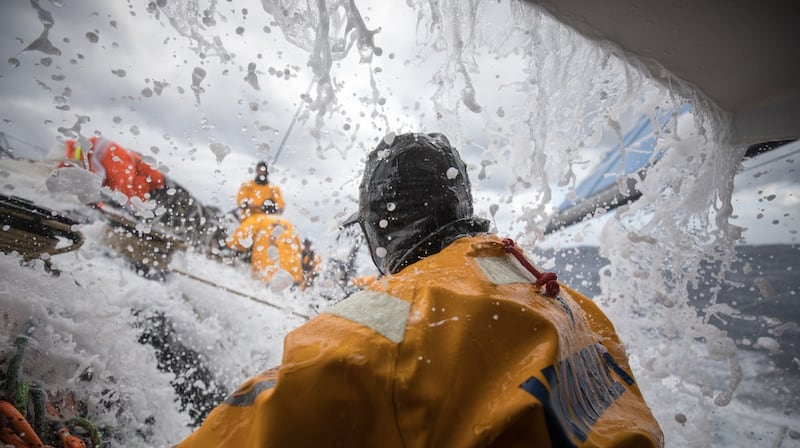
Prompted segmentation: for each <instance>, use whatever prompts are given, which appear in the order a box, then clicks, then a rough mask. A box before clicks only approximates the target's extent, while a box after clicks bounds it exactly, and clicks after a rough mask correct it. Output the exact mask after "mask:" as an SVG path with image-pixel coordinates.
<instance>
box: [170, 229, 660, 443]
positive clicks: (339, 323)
mask: <svg viewBox="0 0 800 448" xmlns="http://www.w3.org/2000/svg"><path fill="white" fill-rule="evenodd" d="M535 280H536V279H535V278H534V277H533V275H532V274H531V273H530V272H529V271H528V270H526V269H525V268H524V267H523V266H522V264H520V262H519V261H517V259H516V258H514V257H513V256H512V255H510V254H508V253H506V252H505V251H504V244H503V242H502V241H501V240H500V239H498V238H497V237H495V236H490V235H479V236H475V237H465V238H461V239H459V240H457V241H455V242H454V243H452V244H451V245H450V246H448V247H447V248H445V249H444V250H442V251H441V252H439V253H438V254H435V255H432V256H429V257H427V258H425V259H423V260H421V261H418V262H416V263H414V264H412V265H410V266H408V267H406V268H404V269H403V270H402V271H400V272H399V273H397V274H394V275H391V276H388V277H386V278H383V279H379V280H377V281H375V282H373V283H372V284H370V285H369V286H368V287H367V289H365V290H363V291H361V292H359V293H357V294H354V295H352V296H350V297H349V298H347V299H345V300H343V301H342V302H339V303H337V304H335V305H333V306H332V307H330V308H329V309H328V310H327V311H325V312H323V313H322V314H320V315H319V316H317V317H315V318H314V319H312V320H311V321H309V322H308V323H306V324H305V325H303V326H301V327H300V328H298V329H296V330H295V331H293V332H291V333H290V334H289V335H288V336H287V337H286V340H285V347H284V356H283V360H282V364H281V366H280V368H278V369H274V370H269V371H266V372H264V373H262V374H260V375H258V376H256V377H254V378H252V379H250V380H248V381H247V382H246V383H245V384H244V385H242V386H241V387H240V388H239V389H238V390H237V391H236V392H234V393H233V394H232V395H231V396H230V397H228V398H227V399H226V400H225V401H224V402H223V403H222V404H220V405H219V406H218V407H217V408H215V409H214V410H213V411H212V412H211V413H210V414H209V416H208V417H207V419H206V421H205V422H204V424H203V425H202V426H201V427H200V428H199V429H198V430H197V431H195V432H194V433H193V434H191V435H190V436H189V437H188V438H187V439H186V440H184V441H183V442H182V443H181V444H180V445H179V446H180V447H181V448H193V447H220V446H230V447H289V446H291V447H320V446H324V447H328V446H331V447H459V448H461V447H483V446H497V447H517V446H519V447H547V446H553V447H612V446H613V447H631V448H633V447H636V448H642V447H657V446H662V445H663V437H662V433H661V430H660V428H659V426H658V423H657V422H656V420H655V419H654V418H653V416H652V414H651V412H650V409H649V408H648V406H647V404H646V403H645V401H644V399H643V398H642V395H641V392H640V391H639V388H638V386H637V384H636V381H635V379H634V378H633V376H632V373H631V369H630V366H629V365H628V362H627V360H626V355H625V353H624V350H623V347H622V345H621V343H620V341H619V339H618V338H617V335H616V333H615V331H614V328H613V326H612V324H611V322H610V321H609V320H608V319H607V318H606V316H605V315H604V314H603V313H602V312H601V311H600V309H599V308H598V307H597V306H596V305H595V304H594V303H593V302H592V301H591V300H589V299H587V298H586V297H583V296H581V295H580V294H577V293H576V292H574V291H572V290H569V289H568V288H566V287H563V286H561V288H560V291H559V293H558V295H557V296H555V297H551V296H545V295H543V294H540V288H539V287H538V286H536V285H535ZM542 292H543V291H542Z"/></svg>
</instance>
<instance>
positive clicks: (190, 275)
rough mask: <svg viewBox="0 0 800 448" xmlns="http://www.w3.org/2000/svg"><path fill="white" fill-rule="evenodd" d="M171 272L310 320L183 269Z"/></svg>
mask: <svg viewBox="0 0 800 448" xmlns="http://www.w3.org/2000/svg"><path fill="white" fill-rule="evenodd" d="M171 272H174V273H176V274H179V275H182V276H184V277H187V278H190V279H192V280H197V281H198V282H201V283H205V284H206V285H209V286H213V287H214V288H219V289H221V290H223V291H226V292H229V293H231V294H236V295H238V296H241V297H244V298H246V299H250V300H252V301H254V302H258V303H260V304H262V305H267V306H269V307H272V308H275V309H277V310H281V311H283V312H286V313H289V314H291V315H293V316H296V317H299V318H302V319H305V320H311V317H310V316H306V315H305V314H300V313H296V312H294V311H292V310H288V309H286V308H284V307H281V306H278V305H275V304H274V303H270V302H267V301H266V300H262V299H259V298H258V297H255V296H251V295H250V294H245V293H243V292H240V291H236V290H235V289H231V288H228V287H227V286H223V285H219V284H217V283H214V282H210V281H208V280H206V279H204V278H200V277H197V276H195V275H192V274H189V273H188V272H183V271H180V270H177V269H172V270H171Z"/></svg>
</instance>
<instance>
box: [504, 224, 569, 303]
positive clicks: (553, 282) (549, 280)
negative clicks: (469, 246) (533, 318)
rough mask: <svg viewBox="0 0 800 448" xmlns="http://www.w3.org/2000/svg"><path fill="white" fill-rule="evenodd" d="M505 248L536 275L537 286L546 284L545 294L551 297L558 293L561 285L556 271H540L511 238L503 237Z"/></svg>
mask: <svg viewBox="0 0 800 448" xmlns="http://www.w3.org/2000/svg"><path fill="white" fill-rule="evenodd" d="M503 250H504V251H505V252H506V253H509V254H511V255H513V256H514V258H516V259H517V261H519V262H520V264H521V265H522V266H523V267H524V268H525V269H527V270H528V272H530V273H531V274H533V276H534V277H536V286H539V287H542V286H544V291H545V293H544V295H546V296H550V297H555V296H557V295H558V292H559V290H560V289H559V288H560V287H559V285H558V276H556V273H555V272H539V271H538V270H537V269H536V268H535V267H533V265H532V264H531V263H530V262H529V261H528V259H527V258H525V254H523V253H522V251H521V250H520V249H519V247H517V245H516V243H514V240H512V239H511V238H503Z"/></svg>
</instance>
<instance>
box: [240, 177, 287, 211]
mask: <svg viewBox="0 0 800 448" xmlns="http://www.w3.org/2000/svg"><path fill="white" fill-rule="evenodd" d="M264 201H272V202H274V203H275V206H276V207H277V208H278V213H283V210H284V209H285V208H286V204H285V203H284V202H283V195H282V194H281V189H280V188H279V187H278V186H277V185H273V184H270V183H268V184H264V185H261V184H258V183H256V181H255V180H250V181H248V182H245V183H244V184H242V186H241V187H240V188H239V191H238V192H237V193H236V204H237V205H238V206H239V207H240V208H241V209H242V217H243V218H246V217H248V216H250V215H252V214H256V213H263V211H262V210H261V206H262V205H263V204H264Z"/></svg>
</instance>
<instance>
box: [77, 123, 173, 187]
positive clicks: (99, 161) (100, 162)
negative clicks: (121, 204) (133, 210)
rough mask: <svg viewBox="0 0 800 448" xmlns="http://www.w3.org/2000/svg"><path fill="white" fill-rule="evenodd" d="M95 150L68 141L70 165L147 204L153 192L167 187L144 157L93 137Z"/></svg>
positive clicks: (109, 141) (103, 139)
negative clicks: (90, 173)
mask: <svg viewBox="0 0 800 448" xmlns="http://www.w3.org/2000/svg"><path fill="white" fill-rule="evenodd" d="M89 142H90V143H91V146H90V147H88V148H83V147H82V146H81V145H80V144H79V143H78V142H77V141H75V140H67V142H66V150H67V154H66V155H67V163H65V164H62V166H65V165H77V166H80V167H82V168H86V169H88V170H89V171H91V172H93V173H95V174H97V175H99V176H100V177H101V178H102V179H103V186H104V187H109V188H110V189H112V190H114V191H119V192H121V193H122V194H124V195H125V196H127V197H128V198H133V197H138V198H139V199H141V200H143V201H144V200H147V199H148V197H149V194H150V192H151V191H154V190H158V189H161V188H163V187H164V175H162V174H161V172H159V171H158V170H157V169H155V168H153V167H152V166H150V164H148V163H147V162H145V161H143V160H142V156H141V155H139V154H138V153H136V152H134V151H130V150H128V149H125V148H123V147H122V146H120V145H118V144H117V143H115V142H112V141H111V140H108V139H105V138H103V137H96V136H92V137H90V138H89Z"/></svg>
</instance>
